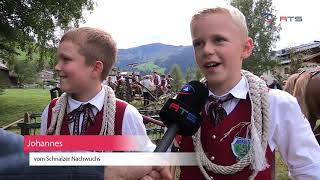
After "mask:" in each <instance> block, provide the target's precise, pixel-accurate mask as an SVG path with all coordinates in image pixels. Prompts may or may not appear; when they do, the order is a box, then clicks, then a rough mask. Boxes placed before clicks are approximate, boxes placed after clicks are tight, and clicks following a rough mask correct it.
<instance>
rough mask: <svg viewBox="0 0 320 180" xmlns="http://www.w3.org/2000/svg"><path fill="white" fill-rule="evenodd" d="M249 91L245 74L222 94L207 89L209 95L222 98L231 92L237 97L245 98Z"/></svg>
mask: <svg viewBox="0 0 320 180" xmlns="http://www.w3.org/2000/svg"><path fill="white" fill-rule="evenodd" d="M248 92H249V84H248V80H247V78H246V77H245V76H241V79H240V81H239V82H238V84H237V85H235V86H234V87H233V88H232V89H231V90H230V91H229V92H227V93H225V94H223V95H222V96H217V95H215V94H213V93H212V92H211V91H209V96H210V95H213V96H214V97H216V98H218V99H224V98H225V97H226V96H227V95H228V94H232V95H233V96H234V97H235V98H237V99H246V98H247V94H248Z"/></svg>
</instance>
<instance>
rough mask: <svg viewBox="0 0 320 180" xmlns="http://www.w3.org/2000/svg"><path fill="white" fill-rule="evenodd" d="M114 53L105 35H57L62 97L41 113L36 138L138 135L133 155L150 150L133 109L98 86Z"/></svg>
mask: <svg viewBox="0 0 320 180" xmlns="http://www.w3.org/2000/svg"><path fill="white" fill-rule="evenodd" d="M116 52H117V48H116V43H115V42H114V40H113V39H112V37H111V35H110V34H108V33H107V32H105V31H102V30H99V29H96V28H90V27H82V28H77V29H73V30H71V31H68V32H67V33H65V34H64V35H63V36H62V38H61V40H60V44H59V47H58V50H57V57H58V63H57V65H56V66H55V70H56V71H57V73H58V76H59V77H60V83H61V84H60V88H61V90H62V91H63V92H64V93H63V94H62V95H61V96H60V97H59V98H56V99H54V100H52V101H51V102H50V103H49V105H48V106H47V107H46V108H45V110H44V111H43V113H42V117H41V130H40V131H41V134H47V135H140V137H141V141H139V144H138V148H139V150H140V151H149V152H150V151H153V150H154V148H155V145H154V144H153V143H152V142H151V141H150V139H149V138H148V136H147V134H146V129H145V126H144V124H143V119H142V116H141V114H140V113H139V112H138V110H137V109H136V108H135V107H133V106H132V105H130V104H128V103H126V102H124V101H122V100H119V99H117V98H116V97H115V94H114V91H113V90H112V88H110V87H109V86H104V85H102V81H103V80H104V79H105V78H106V77H107V75H108V73H109V71H110V70H111V68H112V66H113V64H114V63H115V60H116Z"/></svg>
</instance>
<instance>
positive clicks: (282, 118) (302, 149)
mask: <svg viewBox="0 0 320 180" xmlns="http://www.w3.org/2000/svg"><path fill="white" fill-rule="evenodd" d="M248 92H249V84H248V81H247V79H246V78H245V77H244V76H242V78H241V80H240V81H239V83H238V84H237V85H236V86H235V87H234V88H233V89H231V90H230V91H229V92H228V93H227V94H225V95H222V96H216V95H214V94H213V93H212V92H209V95H213V96H215V97H217V98H220V99H221V98H222V99H223V98H224V97H225V96H227V95H228V94H229V93H231V94H232V95H233V96H234V97H235V98H234V99H232V100H230V101H227V102H225V103H223V108H224V109H225V110H226V112H227V114H229V113H230V112H231V111H233V109H234V108H235V107H236V105H237V103H238V102H239V100H240V99H246V96H247V93H248ZM269 113H270V115H269V118H270V119H269V139H268V143H269V147H270V149H271V150H272V151H274V150H275V148H276V147H278V149H279V151H280V154H281V157H282V159H283V160H284V161H285V162H286V164H287V165H288V168H289V170H290V172H291V174H292V176H293V178H294V179H298V180H320V146H319V144H318V143H317V141H316V139H315V136H314V134H313V132H312V130H311V127H310V124H309V121H308V120H307V119H306V118H305V116H304V115H303V113H302V112H301V110H300V107H299V104H298V102H297V100H296V98H295V97H293V96H291V95H290V94H289V93H287V92H285V91H281V90H278V89H270V90H269Z"/></svg>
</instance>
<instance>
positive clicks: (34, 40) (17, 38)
mask: <svg viewBox="0 0 320 180" xmlns="http://www.w3.org/2000/svg"><path fill="white" fill-rule="evenodd" d="M93 5H94V3H93V0H65V1H61V0H46V1H42V0H28V1H14V0H2V1H1V3H0V16H1V19H0V57H4V56H6V55H8V54H12V53H15V49H16V48H20V49H22V50H27V51H28V48H29V47H30V45H35V44H36V45H38V46H39V47H40V48H41V49H42V50H43V51H41V52H45V48H48V47H52V46H55V45H56V43H57V38H56V36H55V34H54V32H55V31H56V30H57V29H59V28H60V29H63V30H66V29H68V28H71V27H76V26H78V25H79V23H80V21H84V19H83V17H82V11H83V10H85V9H86V10H93ZM43 55H44V54H43Z"/></svg>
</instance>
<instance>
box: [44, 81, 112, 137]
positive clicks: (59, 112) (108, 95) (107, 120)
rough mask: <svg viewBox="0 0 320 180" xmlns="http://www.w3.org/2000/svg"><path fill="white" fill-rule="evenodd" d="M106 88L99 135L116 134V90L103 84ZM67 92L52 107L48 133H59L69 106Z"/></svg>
mask: <svg viewBox="0 0 320 180" xmlns="http://www.w3.org/2000/svg"><path fill="white" fill-rule="evenodd" d="M103 88H105V97H104V103H103V105H104V106H103V119H102V125H101V130H100V133H99V135H106V134H109V135H114V118H115V112H116V97H115V94H114V91H113V90H112V88H111V87H109V86H103ZM67 99H68V98H67V94H66V93H63V94H62V95H61V96H60V98H59V100H58V102H57V103H56V105H55V107H53V108H52V116H51V123H50V126H49V128H48V130H47V134H49V135H52V134H56V135H59V134H60V131H61V126H62V122H63V118H64V114H65V110H66V107H67Z"/></svg>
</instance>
